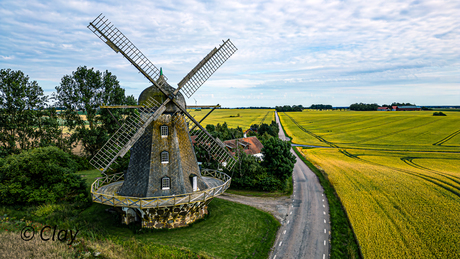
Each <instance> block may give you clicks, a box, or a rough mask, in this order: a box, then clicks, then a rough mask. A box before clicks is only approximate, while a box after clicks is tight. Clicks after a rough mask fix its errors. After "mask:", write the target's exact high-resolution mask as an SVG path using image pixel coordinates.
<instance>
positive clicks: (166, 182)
mask: <svg viewBox="0 0 460 259" xmlns="http://www.w3.org/2000/svg"><path fill="white" fill-rule="evenodd" d="M170 188H171V179H170V178H169V177H163V178H161V189H162V190H169V189H170Z"/></svg>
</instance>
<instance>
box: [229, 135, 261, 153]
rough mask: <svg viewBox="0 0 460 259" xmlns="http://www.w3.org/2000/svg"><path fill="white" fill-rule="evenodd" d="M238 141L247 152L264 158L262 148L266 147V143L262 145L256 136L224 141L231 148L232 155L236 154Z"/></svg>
mask: <svg viewBox="0 0 460 259" xmlns="http://www.w3.org/2000/svg"><path fill="white" fill-rule="evenodd" d="M237 143H238V144H239V146H240V147H242V148H243V150H244V152H245V153H246V154H248V155H253V156H256V157H259V158H262V148H264V145H262V143H261V142H260V141H259V140H258V139H257V137H256V136H252V137H247V138H240V139H231V140H226V141H224V144H225V146H226V147H227V148H229V149H230V152H231V153H232V155H234V154H235V150H236V145H237Z"/></svg>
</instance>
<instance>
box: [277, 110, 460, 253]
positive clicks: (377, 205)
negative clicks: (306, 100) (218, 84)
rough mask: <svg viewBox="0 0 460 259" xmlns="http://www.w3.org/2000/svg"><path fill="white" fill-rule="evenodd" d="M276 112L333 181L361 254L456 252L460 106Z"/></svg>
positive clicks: (458, 236)
mask: <svg viewBox="0 0 460 259" xmlns="http://www.w3.org/2000/svg"><path fill="white" fill-rule="evenodd" d="M432 113H433V112H352V111H347V112H345V111H323V112H321V111H304V112H298V113H296V112H290V113H286V114H285V113H280V119H281V122H282V123H283V125H284V127H285V130H286V132H287V133H288V134H289V135H290V136H291V137H293V142H294V143H300V144H309V145H318V146H325V147H328V148H308V149H307V148H305V149H301V151H302V153H303V154H304V155H305V157H306V158H307V159H308V160H310V161H311V162H312V163H313V164H315V165H316V166H317V167H318V168H320V169H322V170H323V171H324V173H325V174H326V175H327V177H328V178H329V180H330V182H331V183H332V184H333V186H334V188H335V189H336V191H337V194H338V196H339V197H340V199H341V201H342V203H343V205H344V207H345V210H346V212H347V214H348V216H349V219H350V221H351V224H352V226H353V229H354V232H355V234H356V236H357V238H358V242H359V244H360V246H361V250H362V253H363V255H364V257H365V258H460V112H445V113H446V114H447V116H446V117H435V116H432Z"/></svg>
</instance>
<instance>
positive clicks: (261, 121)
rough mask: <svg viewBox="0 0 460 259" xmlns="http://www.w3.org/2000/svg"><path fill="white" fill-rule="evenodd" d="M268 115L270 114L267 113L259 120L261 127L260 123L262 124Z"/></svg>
mask: <svg viewBox="0 0 460 259" xmlns="http://www.w3.org/2000/svg"><path fill="white" fill-rule="evenodd" d="M268 114H270V111H268V112H267V113H266V114H265V115H264V117H263V118H262V120H260V122H259V125H262V123H264V121H265V119H266V118H267V116H268Z"/></svg>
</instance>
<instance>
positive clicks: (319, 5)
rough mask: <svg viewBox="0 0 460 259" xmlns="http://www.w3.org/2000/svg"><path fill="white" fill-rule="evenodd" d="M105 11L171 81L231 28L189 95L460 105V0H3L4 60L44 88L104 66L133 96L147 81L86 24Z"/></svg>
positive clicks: (226, 101)
mask: <svg viewBox="0 0 460 259" xmlns="http://www.w3.org/2000/svg"><path fill="white" fill-rule="evenodd" d="M100 13H103V15H104V16H105V18H107V19H108V20H109V21H110V22H112V24H114V26H115V27H117V28H118V29H119V30H120V31H121V32H123V33H124V34H125V35H126V36H127V37H128V38H129V39H130V40H131V42H133V43H134V44H135V45H136V46H137V48H139V49H140V50H141V51H142V52H143V54H144V55H145V56H147V57H148V58H149V60H150V61H151V62H152V63H153V64H155V65H156V66H157V67H158V68H160V67H162V68H163V72H164V74H165V75H166V76H167V77H168V83H169V84H170V85H172V86H177V83H178V82H179V81H180V80H182V78H183V77H184V76H185V75H186V74H187V73H188V72H189V71H190V70H191V69H192V68H193V67H195V65H196V64H197V63H198V62H199V61H201V59H202V58H203V57H204V56H206V55H207V54H208V53H209V52H210V51H211V50H212V49H213V48H214V47H218V46H219V45H220V44H222V40H226V39H231V41H232V42H233V43H234V45H235V46H236V47H237V48H238V51H237V52H236V53H235V54H234V55H233V56H232V57H230V59H228V60H227V62H226V63H225V64H223V65H222V66H221V67H220V68H219V69H218V70H217V71H216V72H215V73H214V74H213V75H212V76H211V77H210V78H209V80H208V81H207V82H206V83H205V84H204V85H203V86H202V87H201V88H200V89H199V90H198V91H197V92H196V93H195V94H194V95H193V96H192V97H191V98H190V99H186V101H187V104H189V105H194V104H195V103H196V104H198V105H215V104H220V105H222V106H223V107H247V106H270V107H274V106H279V105H298V104H301V105H303V106H306V107H308V106H310V105H311V104H330V105H332V106H349V105H350V104H352V103H359V102H363V103H377V104H380V105H382V104H391V103H392V102H410V103H415V104H417V105H427V106H428V105H460V1H458V0H447V1H443V0H434V1H393V0H384V1H380V0H372V1H368V0H365V1H286V0H283V1H246V0H242V1H233V0H226V1H195V0H187V1H171V0H167V1H163V0H155V1H145V0H140V1H125V0H123V1H118V0H110V1H108V0H107V1H104V0H102V1H73V0H66V1H56V0H48V1H37V0H27V1H23V0H14V1H12V0H0V69H7V68H10V69H12V70H21V71H23V72H24V73H25V74H26V75H28V76H29V77H30V80H35V81H37V82H38V84H39V85H40V86H41V87H42V88H43V90H44V91H45V94H51V93H52V92H54V91H55V87H56V86H58V85H60V81H61V78H62V77H63V76H65V75H71V74H72V72H73V71H75V70H76V69H77V68H78V67H79V66H87V67H88V68H94V69H96V70H100V71H105V70H108V71H109V72H111V73H112V74H114V75H116V76H117V78H118V80H119V82H120V85H121V87H123V88H124V89H125V90H126V94H128V95H134V96H135V97H136V98H137V97H138V96H139V94H140V93H141V92H142V90H143V89H145V88H147V87H149V86H150V85H151V84H150V83H149V81H148V80H147V79H146V78H144V77H143V76H142V75H141V74H139V73H138V71H137V70H136V68H135V67H133V66H132V65H130V63H129V62H128V61H127V60H126V59H125V58H124V57H123V56H122V55H121V54H120V53H118V54H117V53H115V52H114V51H113V50H112V49H111V48H110V47H109V46H107V45H106V44H105V43H103V42H102V41H101V40H99V38H97V37H96V35H94V34H93V33H92V32H91V31H90V30H89V29H88V28H87V26H88V24H89V22H91V21H93V20H94V19H95V18H96V17H97V16H98V15H99V14H100Z"/></svg>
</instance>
